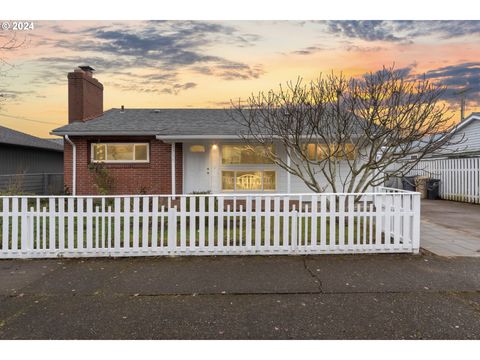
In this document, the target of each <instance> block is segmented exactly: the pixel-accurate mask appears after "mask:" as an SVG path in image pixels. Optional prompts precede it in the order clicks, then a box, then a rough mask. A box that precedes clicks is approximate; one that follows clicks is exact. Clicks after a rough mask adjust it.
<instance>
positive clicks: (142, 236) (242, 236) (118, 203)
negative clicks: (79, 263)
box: [0, 188, 420, 258]
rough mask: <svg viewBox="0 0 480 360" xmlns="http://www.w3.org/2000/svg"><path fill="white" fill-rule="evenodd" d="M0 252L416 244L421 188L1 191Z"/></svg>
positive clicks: (226, 251)
mask: <svg viewBox="0 0 480 360" xmlns="http://www.w3.org/2000/svg"><path fill="white" fill-rule="evenodd" d="M0 209H1V211H0V236H1V241H0V258H50V257H94V256H149V255H150V256H158V255H274V254H324V253H381V252H413V253H417V252H418V251H419V242H420V194H418V193H414V192H407V191H402V190H397V189H388V188H381V189H378V190H377V191H376V192H374V193H366V194H295V195H292V194H288V195H287V194H286V195H283V194H279V195H277V194H270V195H263V194H262V195H257V194H254V195H230V194H228V195H227V194H225V195H175V196H164V195H158V196H156V195H155V196H152V195H148V196H112V197H104V196H77V197H71V196H63V197H62V196H50V197H35V196H5V197H1V198H0Z"/></svg>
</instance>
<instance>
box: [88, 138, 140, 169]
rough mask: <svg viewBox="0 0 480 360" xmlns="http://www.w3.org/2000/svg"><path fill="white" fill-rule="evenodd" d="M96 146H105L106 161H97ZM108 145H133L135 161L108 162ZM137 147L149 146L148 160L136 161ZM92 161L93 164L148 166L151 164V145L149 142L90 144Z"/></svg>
mask: <svg viewBox="0 0 480 360" xmlns="http://www.w3.org/2000/svg"><path fill="white" fill-rule="evenodd" d="M95 145H105V160H95V159H94V158H93V156H94V150H93V147H94V146H95ZM107 145H133V159H134V160H107V151H108V150H107V149H108V146H107ZM135 145H147V160H135ZM90 161H91V162H93V163H105V164H147V163H149V162H150V143H149V142H135V143H133V142H97V143H91V144H90Z"/></svg>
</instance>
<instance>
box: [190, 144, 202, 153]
mask: <svg viewBox="0 0 480 360" xmlns="http://www.w3.org/2000/svg"><path fill="white" fill-rule="evenodd" d="M190 152H192V153H203V152H205V146H203V145H192V146H190Z"/></svg>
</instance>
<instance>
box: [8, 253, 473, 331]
mask: <svg viewBox="0 0 480 360" xmlns="http://www.w3.org/2000/svg"><path fill="white" fill-rule="evenodd" d="M0 338H2V339H13V338H23V339H427V338H429V339H473V338H475V339H478V338H480V259H476V258H456V259H453V258H450V259H449V258H440V257H436V256H412V255H365V256H358V255H357V256H331V255H329V256H303V257H302V256H278V257H274V256H271V257H260V256H258V257H257V256H245V257H234V256H231V257H228V256H224V257H181V258H180V257H179V258H131V259H126V258H123V259H88V260H30V261H25V260H24V261H22V260H3V261H0Z"/></svg>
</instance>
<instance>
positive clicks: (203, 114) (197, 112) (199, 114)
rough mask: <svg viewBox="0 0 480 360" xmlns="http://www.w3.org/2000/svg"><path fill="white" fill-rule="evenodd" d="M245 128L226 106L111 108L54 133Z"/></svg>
mask: <svg viewBox="0 0 480 360" xmlns="http://www.w3.org/2000/svg"><path fill="white" fill-rule="evenodd" d="M244 130H245V129H244V128H243V127H242V125H240V124H238V123H237V122H235V121H234V120H232V119H231V117H230V116H229V115H228V114H227V112H226V110H224V109H159V110H156V109H125V110H124V111H123V112H122V111H121V110H120V109H110V110H108V111H106V112H104V113H103V115H102V116H99V117H97V118H95V119H93V120H89V121H85V122H81V121H77V122H73V123H71V124H68V125H65V126H62V127H60V128H58V129H55V130H53V131H52V134H55V135H163V136H167V137H168V136H209V135H223V136H225V135H227V136H237V135H238V134H239V133H241V132H242V131H244Z"/></svg>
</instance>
